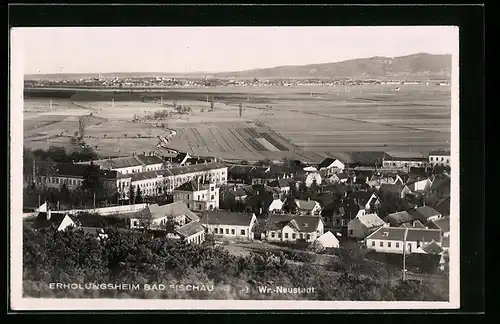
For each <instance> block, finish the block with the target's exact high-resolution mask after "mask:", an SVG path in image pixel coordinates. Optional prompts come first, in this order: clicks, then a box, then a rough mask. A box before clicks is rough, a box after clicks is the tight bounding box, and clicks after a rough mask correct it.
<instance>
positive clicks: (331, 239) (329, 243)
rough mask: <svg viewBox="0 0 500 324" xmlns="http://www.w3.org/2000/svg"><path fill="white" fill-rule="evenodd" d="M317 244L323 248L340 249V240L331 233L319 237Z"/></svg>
mask: <svg viewBox="0 0 500 324" xmlns="http://www.w3.org/2000/svg"><path fill="white" fill-rule="evenodd" d="M315 243H317V245H319V246H321V247H323V248H333V249H338V248H339V247H340V241H339V239H338V238H337V237H335V235H333V233H332V232H330V231H328V232H326V233H324V234H323V235H321V236H320V237H318V239H317V240H316V242H315Z"/></svg>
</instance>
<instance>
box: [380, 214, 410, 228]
mask: <svg viewBox="0 0 500 324" xmlns="http://www.w3.org/2000/svg"><path fill="white" fill-rule="evenodd" d="M385 221H386V222H387V223H389V225H390V226H393V227H398V226H401V225H403V224H413V221H414V218H413V217H412V216H411V215H410V214H409V213H408V212H406V211H399V212H396V213H391V214H389V215H387V216H386V217H385Z"/></svg>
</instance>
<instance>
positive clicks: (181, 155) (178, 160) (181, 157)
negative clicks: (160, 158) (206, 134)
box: [172, 153, 191, 166]
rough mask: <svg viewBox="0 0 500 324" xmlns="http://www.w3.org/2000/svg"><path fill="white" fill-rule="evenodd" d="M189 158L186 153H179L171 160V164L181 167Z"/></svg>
mask: <svg viewBox="0 0 500 324" xmlns="http://www.w3.org/2000/svg"><path fill="white" fill-rule="evenodd" d="M190 158H191V156H190V155H189V154H188V153H179V154H177V156H176V157H175V158H173V159H172V162H174V163H177V164H178V165H179V166H183V165H185V164H186V162H187V161H188V160H189V159H190Z"/></svg>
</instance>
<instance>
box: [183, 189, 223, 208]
mask: <svg viewBox="0 0 500 324" xmlns="http://www.w3.org/2000/svg"><path fill="white" fill-rule="evenodd" d="M212 186H213V187H214V188H213V191H209V190H200V191H180V190H176V191H174V202H176V201H182V202H184V203H185V204H186V206H187V207H188V208H189V209H191V210H196V211H201V210H210V208H212V209H219V191H220V189H219V188H217V187H215V185H212ZM212 196H213V199H212Z"/></svg>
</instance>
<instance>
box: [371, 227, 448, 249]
mask: <svg viewBox="0 0 500 324" xmlns="http://www.w3.org/2000/svg"><path fill="white" fill-rule="evenodd" d="M365 241H366V248H367V249H370V250H374V251H376V252H384V253H397V254H402V253H403V247H406V252H407V253H412V252H415V251H417V250H418V249H419V248H421V247H425V246H426V245H427V244H429V243H435V244H438V245H439V246H441V245H442V241H443V240H442V232H441V230H438V229H427V228H405V227H381V228H379V229H378V230H377V231H375V232H373V233H372V234H371V235H369V236H368V237H367V238H366V240H365Z"/></svg>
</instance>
